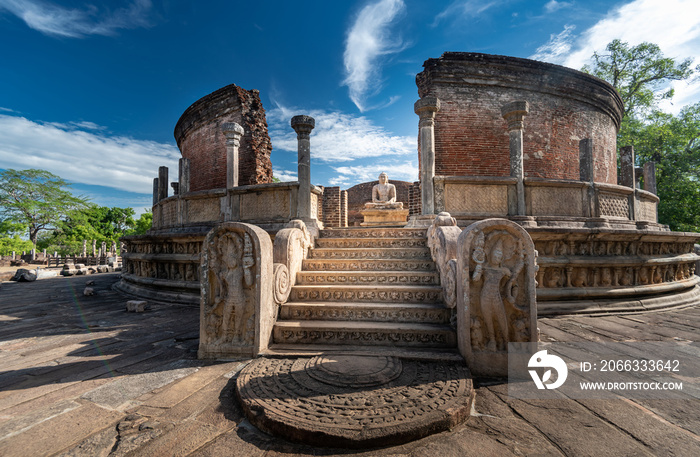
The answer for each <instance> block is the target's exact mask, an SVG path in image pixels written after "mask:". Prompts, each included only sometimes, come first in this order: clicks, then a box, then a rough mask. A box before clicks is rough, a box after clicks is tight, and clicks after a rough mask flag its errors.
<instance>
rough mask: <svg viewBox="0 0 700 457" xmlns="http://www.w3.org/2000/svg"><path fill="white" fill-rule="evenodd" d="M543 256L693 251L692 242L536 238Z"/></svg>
mask: <svg viewBox="0 0 700 457" xmlns="http://www.w3.org/2000/svg"><path fill="white" fill-rule="evenodd" d="M535 248H536V249H537V251H538V252H539V253H540V255H541V256H547V257H555V256H585V257H605V256H659V255H682V254H691V253H692V252H693V243H692V242H681V241H640V240H637V239H632V240H601V239H588V238H584V239H579V238H574V237H568V238H562V239H554V240H536V241H535Z"/></svg>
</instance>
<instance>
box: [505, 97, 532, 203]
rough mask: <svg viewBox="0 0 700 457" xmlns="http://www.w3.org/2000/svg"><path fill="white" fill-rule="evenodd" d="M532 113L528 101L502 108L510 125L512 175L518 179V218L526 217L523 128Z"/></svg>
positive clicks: (513, 103) (517, 102)
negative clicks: (526, 117) (526, 118)
mask: <svg viewBox="0 0 700 457" xmlns="http://www.w3.org/2000/svg"><path fill="white" fill-rule="evenodd" d="M529 112H530V105H529V103H528V102H526V101H516V102H512V103H508V104H507V105H505V106H503V108H501V115H502V116H503V119H505V120H506V122H507V123H508V133H509V134H510V175H511V176H512V177H515V178H517V179H518V182H517V183H516V194H517V197H518V216H525V212H526V209H525V184H524V182H523V181H524V178H525V172H524V170H523V128H524V120H525V116H526V115H527V114H528V113H529Z"/></svg>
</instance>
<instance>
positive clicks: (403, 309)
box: [279, 302, 452, 324]
mask: <svg viewBox="0 0 700 457" xmlns="http://www.w3.org/2000/svg"><path fill="white" fill-rule="evenodd" d="M451 314H452V312H451V310H450V309H449V308H445V306H444V305H442V304H424V303H337V302H336V303H334V302H329V303H324V302H321V303H318V302H314V303H312V302H289V303H285V304H284V305H282V306H281V307H280V316H279V318H280V319H283V320H328V321H331V320H332V321H354V322H357V321H374V322H417V323H424V324H448V323H449V322H450V316H451Z"/></svg>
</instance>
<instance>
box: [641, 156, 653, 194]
mask: <svg viewBox="0 0 700 457" xmlns="http://www.w3.org/2000/svg"><path fill="white" fill-rule="evenodd" d="M644 190H646V191H647V192H651V193H652V194H654V195H656V164H655V163H654V162H647V163H645V164H644Z"/></svg>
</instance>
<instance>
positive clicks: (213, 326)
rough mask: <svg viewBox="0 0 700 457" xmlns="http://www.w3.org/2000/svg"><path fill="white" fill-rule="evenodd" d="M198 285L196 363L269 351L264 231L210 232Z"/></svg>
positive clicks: (232, 225) (242, 227)
mask: <svg viewBox="0 0 700 457" xmlns="http://www.w3.org/2000/svg"><path fill="white" fill-rule="evenodd" d="M200 284H201V305H200V331H199V357H200V358H216V357H231V356H241V355H244V356H253V355H257V354H258V353H259V352H260V351H261V350H263V349H265V348H266V347H267V345H268V343H269V339H270V335H271V330H272V325H273V324H274V319H275V315H276V312H275V311H276V307H275V306H274V304H273V303H272V242H271V241H270V237H269V235H268V234H267V232H265V231H264V230H262V229H261V228H259V227H256V226H253V225H249V224H243V223H238V222H228V223H224V224H220V225H218V226H216V227H215V228H213V229H212V230H211V231H210V232H209V234H207V236H206V238H205V240H204V247H203V252H202V275H201V283H200Z"/></svg>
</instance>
